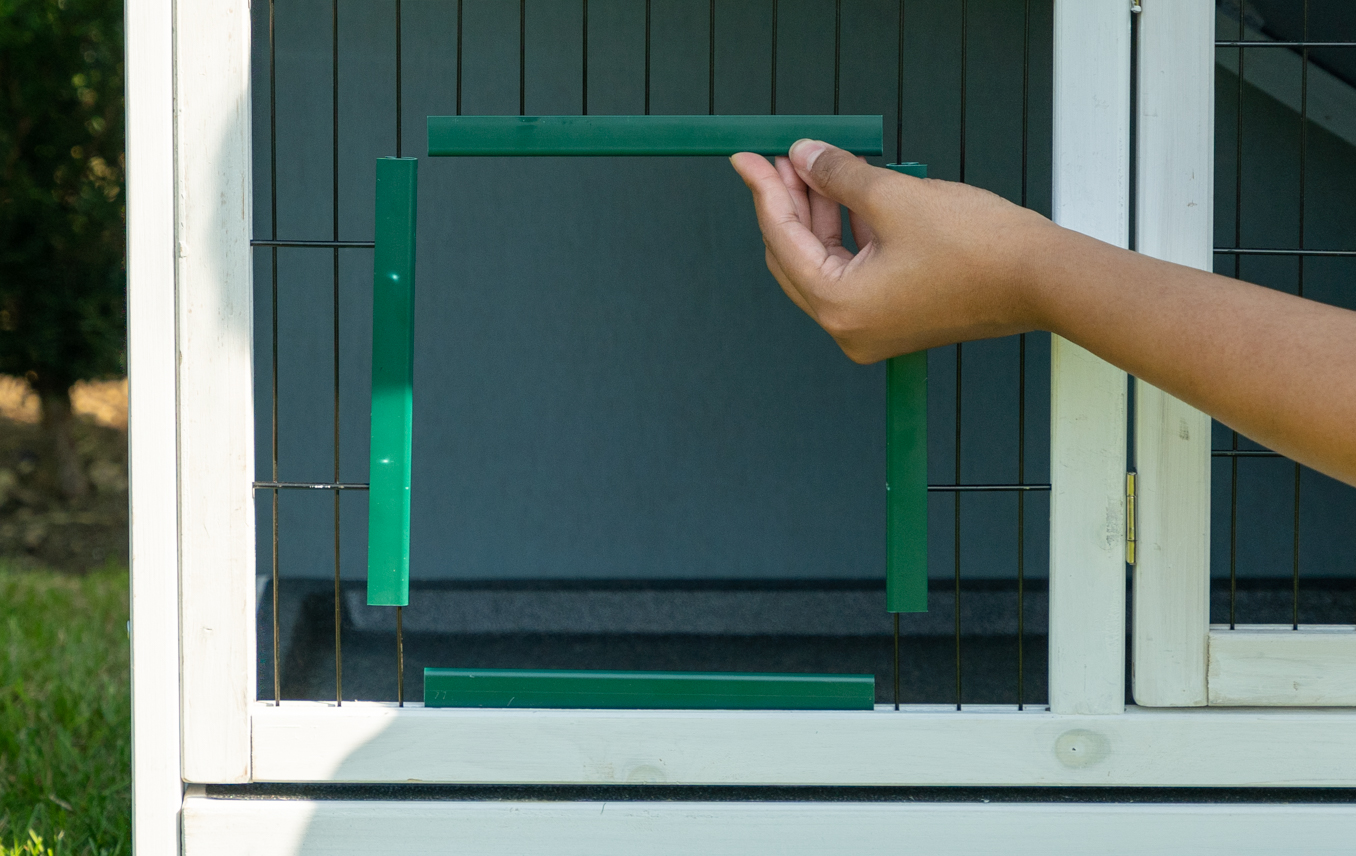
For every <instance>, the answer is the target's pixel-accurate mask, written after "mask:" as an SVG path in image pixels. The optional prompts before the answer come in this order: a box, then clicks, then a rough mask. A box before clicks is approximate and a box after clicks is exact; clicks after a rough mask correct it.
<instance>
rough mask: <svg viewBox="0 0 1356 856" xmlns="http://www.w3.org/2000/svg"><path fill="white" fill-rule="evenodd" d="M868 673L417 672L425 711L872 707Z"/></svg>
mask: <svg viewBox="0 0 1356 856" xmlns="http://www.w3.org/2000/svg"><path fill="white" fill-rule="evenodd" d="M875 701H876V679H875V677H874V676H873V675H775V674H758V673H738V672H592V671H578V672H575V671H550V670H530V669H424V706H425V707H538V708H540V707H556V708H594V709H610V710H618V709H621V710H635V709H640V708H644V709H661V710H871V709H872V708H873V707H874V705H875Z"/></svg>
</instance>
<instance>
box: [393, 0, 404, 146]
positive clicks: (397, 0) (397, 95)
mask: <svg viewBox="0 0 1356 856" xmlns="http://www.w3.org/2000/svg"><path fill="white" fill-rule="evenodd" d="M400 31H401V27H400V0H395V51H396V55H395V66H396V69H395V71H396V75H395V77H396V79H395V89H396V91H395V113H396V117H395V119H396V157H402V156H403V153H402V151H401V146H400V134H401V131H402V130H403V129H402V128H401V124H402V122H401V118H400V108H401V103H400V71H401V68H400V67H401V66H402V65H403V64H404V63H402V62H401V58H400V36H401V32H400Z"/></svg>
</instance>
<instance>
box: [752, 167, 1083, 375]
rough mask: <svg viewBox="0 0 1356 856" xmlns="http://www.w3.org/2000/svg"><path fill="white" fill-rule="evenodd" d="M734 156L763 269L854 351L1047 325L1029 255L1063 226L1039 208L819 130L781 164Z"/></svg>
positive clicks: (859, 357) (877, 353) (875, 353)
mask: <svg viewBox="0 0 1356 856" xmlns="http://www.w3.org/2000/svg"><path fill="white" fill-rule="evenodd" d="M730 162H731V163H732V164H733V165H734V168H735V170H736V171H737V172H738V173H739V175H740V177H741V178H743V179H744V183H745V184H747V185H748V187H749V190H750V191H752V193H753V201H754V207H755V208H756V210H757V213H758V225H759V228H761V229H762V232H763V242H764V244H765V245H766V246H767V266H768V270H770V271H771V272H772V275H773V276H774V277H776V279H777V282H778V283H780V284H781V287H782V290H783V291H785V292H786V294H787V296H788V297H790V298H791V300H792V301H794V302H795V303H796V305H797V306H799V307H800V308H801V309H803V310H804V311H805V312H806V313H807V314H808V315H809V316H810V317H811V318H813V319H815V321H816V322H818V323H819V325H820V326H822V327H823V328H824V329H825V330H826V331H828V333H829V334H830V335H831V336H833V338H834V340H835V341H837V342H838V345H839V346H840V347H841V348H842V349H843V351H844V353H846V354H847V355H848V356H849V357H850V358H852V359H853V360H855V361H856V362H859V363H870V362H875V361H877V360H880V359H884V358H885V357H890V356H894V355H896V354H903V353H910V352H913V351H917V350H921V349H923V348H931V347H936V346H938V345H946V344H951V343H953V342H961V341H968V340H971V339H984V338H990V337H994V336H1004V335H1008V334H1011V333H1019V332H1024V331H1027V330H1031V329H1034V328H1036V327H1037V326H1040V321H1039V319H1038V318H1037V317H1036V312H1035V310H1034V308H1033V301H1032V300H1030V299H1028V293H1029V289H1028V288H1027V285H1028V283H1027V282H1026V278H1027V268H1028V266H1029V265H1028V263H1027V261H1026V260H1027V259H1028V258H1030V255H1029V254H1031V253H1033V252H1039V251H1040V245H1041V243H1042V238H1044V237H1046V236H1048V235H1050V234H1051V233H1053V232H1057V231H1060V230H1058V229H1057V227H1054V226H1053V225H1052V224H1051V223H1050V222H1049V221H1048V220H1046V219H1045V218H1044V217H1041V216H1040V215H1038V214H1034V213H1032V212H1030V211H1027V210H1026V209H1023V208H1020V207H1018V206H1016V205H1013V204H1012V203H1010V202H1007V201H1005V200H1004V199H1002V198H1000V197H998V196H996V195H994V194H992V193H989V192H988V191H985V190H980V189H978V188H973V187H969V186H967V185H964V184H955V183H952V182H945V181H934V180H927V179H917V178H912V177H910V176H906V175H901V174H899V173H895V172H893V171H891V170H887V169H881V168H878V167H873V166H869V165H868V164H867V163H866V162H865V161H864V160H863V159H861V158H856V157H854V156H852V155H851V154H849V153H848V152H845V151H843V150H842V149H838V148H835V147H833V146H830V145H828V144H827V143H822V142H818V141H815V140H800V141H798V142H797V143H796V144H795V145H793V146H792V147H791V151H790V152H789V155H788V156H787V157H778V158H777V159H776V163H775V166H774V164H771V163H768V161H767V160H766V159H765V158H763V157H762V156H760V155H755V154H750V153H748V152H743V153H740V154H737V155H735V156H734V157H732V158H731V159H730ZM839 205H843V206H846V207H847V208H848V211H849V222H850V225H851V228H852V234H853V237H854V238H855V240H856V242H857V246H858V248H859V249H858V252H857V253H856V254H855V255H854V254H853V253H852V252H850V251H849V250H848V249H847V248H846V247H844V246H843V241H842V215H841V213H840V210H839Z"/></svg>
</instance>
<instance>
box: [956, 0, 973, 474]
mask: <svg viewBox="0 0 1356 856" xmlns="http://www.w3.org/2000/svg"><path fill="white" fill-rule="evenodd" d="M969 6H970V4H969V0H961V7H960V14H961V36H960V42H961V43H960V175H959V176H958V177H957V180H958V181H959V182H961V183H962V184H964V183H965V112H966V91H965V89H966V86H965V84H966V75H967V71H968V69H967V68H966V65H967V60H968V55H969V47H970V46H969V41H970V39H969V30H970V8H969ZM956 347H960V346H959V345H957V346H956ZM957 382H958V383H959V382H960V379H959V378H957ZM957 483H958V484H959V482H957Z"/></svg>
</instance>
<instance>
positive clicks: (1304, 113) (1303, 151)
mask: <svg viewBox="0 0 1356 856" xmlns="http://www.w3.org/2000/svg"><path fill="white" fill-rule="evenodd" d="M1301 40H1302V41H1303V42H1304V46H1303V47H1302V48H1300V146H1299V247H1300V249H1301V250H1302V249H1304V191H1305V184H1306V175H1307V173H1308V163H1307V160H1308V148H1309V44H1308V42H1309V0H1304V28H1303V37H1302V39H1301ZM1296 262H1297V263H1298V264H1299V271H1298V275H1299V276H1298V279H1297V281H1296V293H1297V294H1298V295H1299V296H1300V297H1303V296H1304V256H1302V255H1301V256H1300V257H1299V258H1298V259H1296ZM1292 550H1293V555H1292V556H1291V560H1290V562H1291V564H1290V568H1291V570H1290V588H1291V591H1290V629H1291V630H1299V589H1300V580H1299V575H1300V465H1299V463H1298V462H1296V463H1295V520H1294V543H1293V544H1292Z"/></svg>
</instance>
